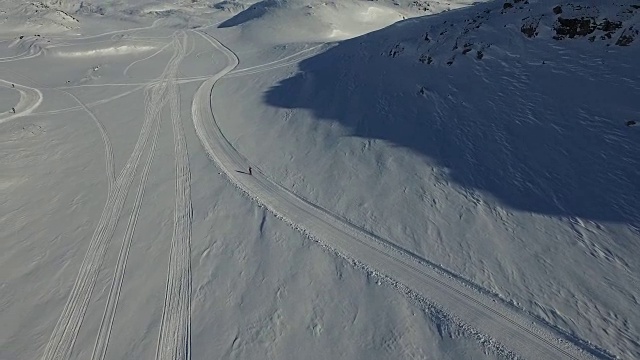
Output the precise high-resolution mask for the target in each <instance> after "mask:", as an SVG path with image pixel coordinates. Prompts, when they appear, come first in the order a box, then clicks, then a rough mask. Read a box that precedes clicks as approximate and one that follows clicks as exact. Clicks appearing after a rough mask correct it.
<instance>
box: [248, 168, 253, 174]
mask: <svg viewBox="0 0 640 360" xmlns="http://www.w3.org/2000/svg"><path fill="white" fill-rule="evenodd" d="M249 175H253V172H252V171H251V166H249Z"/></svg>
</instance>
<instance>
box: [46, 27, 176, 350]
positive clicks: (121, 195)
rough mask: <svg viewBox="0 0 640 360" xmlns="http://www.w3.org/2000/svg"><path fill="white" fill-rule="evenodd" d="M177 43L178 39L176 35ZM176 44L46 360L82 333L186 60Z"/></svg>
mask: <svg viewBox="0 0 640 360" xmlns="http://www.w3.org/2000/svg"><path fill="white" fill-rule="evenodd" d="M173 41H174V42H176V41H177V39H175V38H174V40H173ZM179 55H180V53H179V51H178V49H177V47H176V50H175V51H174V55H173V57H172V58H171V60H170V61H169V63H168V64H167V66H166V68H165V70H164V72H163V73H162V75H161V76H160V78H159V79H158V81H157V82H156V83H155V84H153V85H150V86H151V87H152V88H153V91H152V92H151V95H150V96H149V98H150V100H149V103H150V105H149V106H148V107H147V111H146V116H145V121H144V123H143V125H142V130H141V132H140V135H139V137H138V140H137V142H136V144H135V146H134V149H133V152H132V154H131V156H130V157H129V159H128V160H127V163H126V164H125V166H124V168H123V169H122V171H121V173H120V175H119V176H118V178H117V179H116V182H115V184H114V187H113V191H112V193H110V194H109V195H108V198H107V202H106V204H105V207H104V209H103V212H102V215H101V217H100V220H99V221H98V225H97V227H96V230H95V232H94V234H93V237H92V239H91V242H90V243H89V248H88V250H87V253H86V254H85V257H84V259H83V261H82V264H81V265H80V270H79V272H78V276H77V278H76V281H75V283H74V285H73V288H72V290H71V293H70V295H69V298H68V299H67V302H66V304H65V306H64V309H63V311H62V314H61V316H60V318H59V319H58V322H57V323H56V325H55V327H54V329H53V332H52V333H51V336H50V338H49V342H48V343H47V344H46V347H45V350H44V354H43V356H42V360H59V359H68V358H69V356H70V354H71V351H72V350H73V345H74V343H75V340H76V338H77V336H78V332H79V330H80V325H81V324H82V320H83V319H84V316H85V313H86V311H87V307H88V306H89V301H90V299H91V294H92V292H93V289H94V287H95V284H96V280H97V276H98V272H99V270H100V267H101V265H102V262H103V260H104V257H105V254H106V250H107V247H108V245H109V243H110V241H111V238H112V237H113V233H114V231H115V227H116V224H117V222H118V219H119V218H120V214H121V212H122V208H123V206H124V202H125V200H126V197H127V194H128V192H129V188H130V187H131V183H132V182H133V180H134V177H135V172H136V171H135V170H136V168H137V166H138V163H139V161H140V157H141V156H142V153H143V152H144V149H145V148H146V147H147V143H148V140H149V137H150V136H151V134H152V133H153V132H154V130H155V128H156V127H158V126H159V113H160V110H161V109H162V107H163V105H164V103H165V102H166V100H167V99H166V96H165V94H166V89H167V84H168V80H167V78H168V77H169V75H170V74H172V73H175V71H176V70H177V66H178V64H179V63H180V61H181V60H182V59H181V58H180V56H179Z"/></svg>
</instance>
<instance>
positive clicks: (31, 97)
mask: <svg viewBox="0 0 640 360" xmlns="http://www.w3.org/2000/svg"><path fill="white" fill-rule="evenodd" d="M0 84H1V85H0V86H4V87H7V88H11V89H13V90H16V91H18V92H19V93H20V100H18V103H17V104H16V106H14V109H15V111H16V112H15V113H12V112H9V113H8V114H9V115H8V116H4V117H3V116H2V115H1V114H0V124H2V123H4V122H7V121H9V120H13V119H16V118H19V117H21V116H25V115H29V114H31V113H32V112H33V110H35V109H37V108H38V106H40V104H41V103H42V91H40V90H38V89H36V88H32V87H28V86H25V85H20V84H16V83H11V82H9V81H6V80H2V79H0ZM11 85H13V87H12V86H11Z"/></svg>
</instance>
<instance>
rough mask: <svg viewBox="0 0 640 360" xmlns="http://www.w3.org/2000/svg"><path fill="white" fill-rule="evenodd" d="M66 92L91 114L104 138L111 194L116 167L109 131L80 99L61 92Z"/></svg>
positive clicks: (109, 191) (109, 192)
mask: <svg viewBox="0 0 640 360" xmlns="http://www.w3.org/2000/svg"><path fill="white" fill-rule="evenodd" d="M60 91H63V92H65V93H66V94H67V95H69V96H71V97H72V98H73V99H74V100H75V101H76V102H77V103H78V104H80V106H81V107H82V108H83V109H84V111H86V112H87V114H89V116H90V117H91V119H93V121H94V122H95V123H96V125H97V126H98V129H99V130H100V136H101V137H102V142H103V143H104V155H105V162H106V171H107V184H108V188H107V194H111V192H112V191H113V184H114V183H115V181H116V179H115V165H114V162H113V146H112V145H111V140H110V139H109V135H108V134H107V130H106V129H105V127H104V125H103V124H102V122H101V121H100V120H99V119H98V117H97V116H96V115H95V114H94V113H93V112H92V111H91V110H89V108H88V107H87V106H86V105H85V104H84V103H83V102H82V101H80V99H78V97H76V96H75V95H73V94H72V93H70V92H67V91H64V90H60Z"/></svg>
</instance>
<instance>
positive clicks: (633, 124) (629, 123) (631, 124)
mask: <svg viewBox="0 0 640 360" xmlns="http://www.w3.org/2000/svg"><path fill="white" fill-rule="evenodd" d="M636 124H637V123H636V122H635V121H634V120H629V121H627V124H626V125H627V126H635V125H636Z"/></svg>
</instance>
